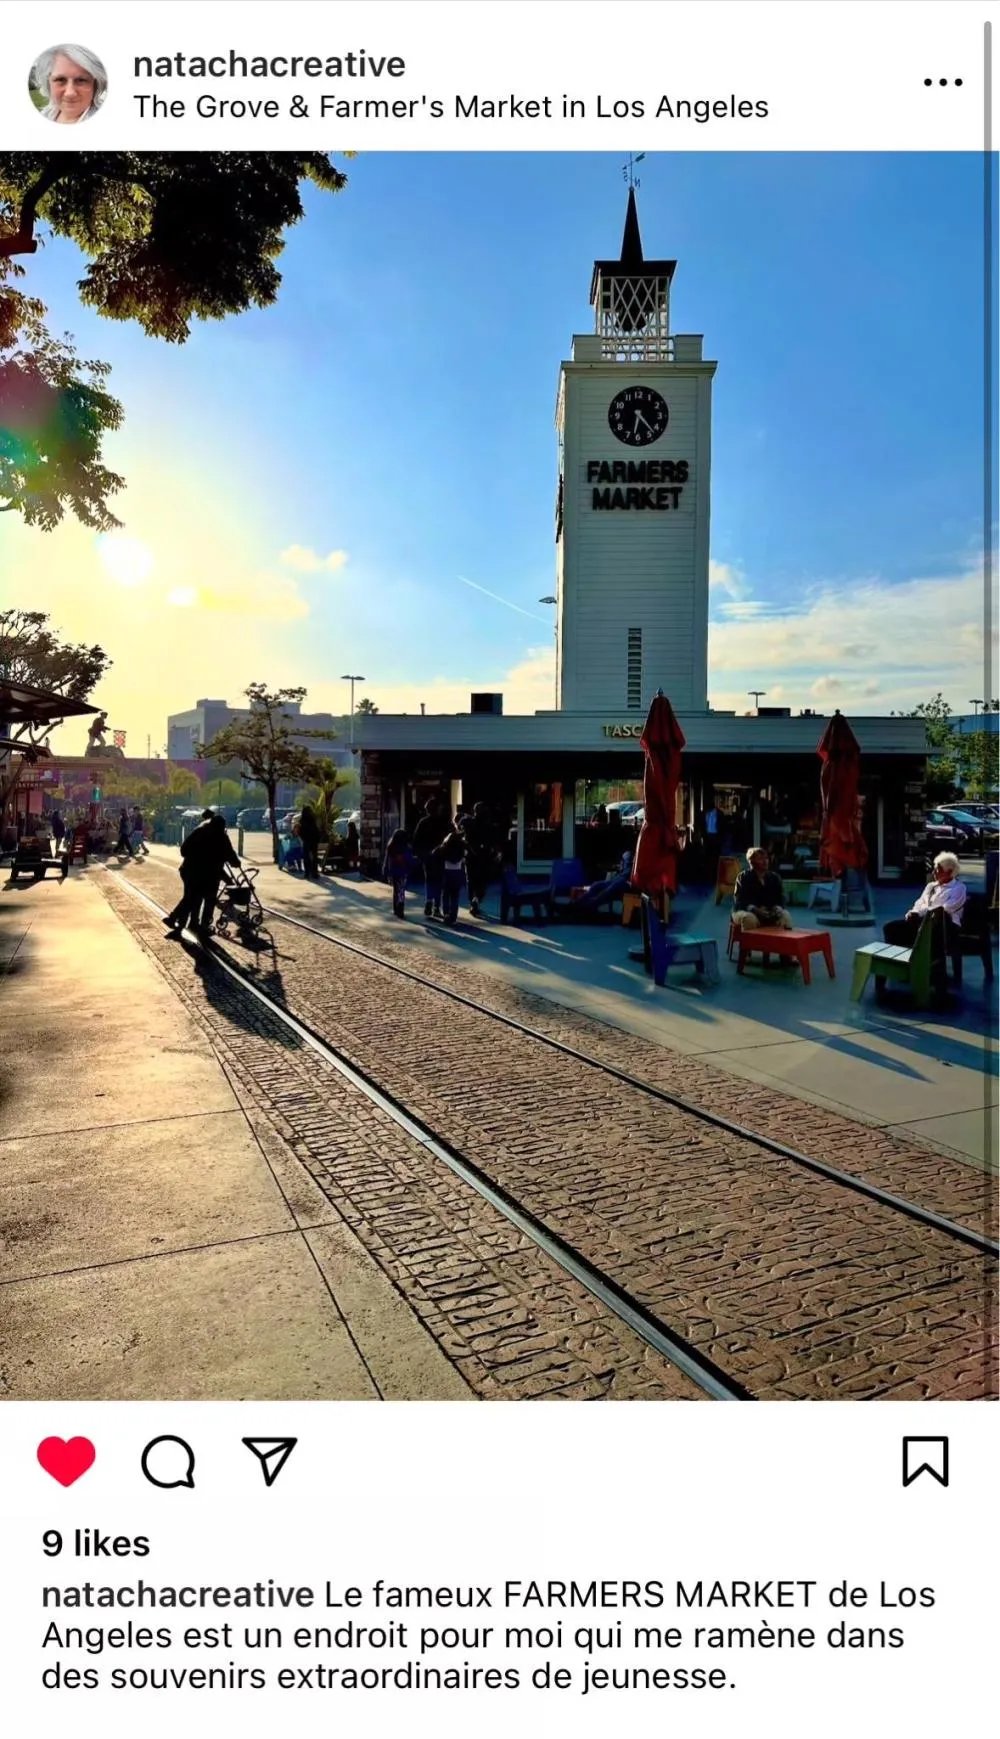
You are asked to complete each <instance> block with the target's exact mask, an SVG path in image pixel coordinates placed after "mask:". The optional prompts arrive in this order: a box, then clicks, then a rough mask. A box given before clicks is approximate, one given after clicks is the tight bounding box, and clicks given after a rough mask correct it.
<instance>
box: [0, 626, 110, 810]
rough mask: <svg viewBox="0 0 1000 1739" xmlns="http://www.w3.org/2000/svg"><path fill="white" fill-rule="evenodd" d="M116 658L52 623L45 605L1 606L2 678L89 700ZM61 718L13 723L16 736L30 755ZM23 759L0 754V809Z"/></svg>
mask: <svg viewBox="0 0 1000 1739" xmlns="http://www.w3.org/2000/svg"><path fill="white" fill-rule="evenodd" d="M110 662H111V660H110V659H109V657H108V655H107V653H106V652H105V651H104V649H103V647H101V646H73V645H71V644H70V643H69V642H68V641H63V640H60V638H59V635H58V634H57V633H56V632H55V631H54V630H53V629H52V628H50V627H49V618H48V616H47V615H46V613H45V612H44V611H43V610H0V678H4V679H6V681H7V682H21V683H24V684H25V685H26V686H27V687H29V688H41V689H45V690H47V691H48V692H49V693H50V694H61V695H64V696H65V697H66V699H67V700H81V701H85V700H86V699H87V697H88V696H89V694H90V692H91V690H92V689H93V688H94V687H95V686H96V684H97V683H98V682H99V681H100V679H101V677H102V676H103V674H104V672H105V671H106V670H107V668H108V666H109V664H110ZM60 722H61V721H60V720H59V719H58V718H55V719H53V720H52V721H51V723H49V724H43V725H31V724H28V723H23V724H12V725H9V726H8V728H7V731H6V735H7V736H9V737H11V738H12V739H13V740H14V741H15V742H16V743H17V744H18V745H19V746H20V747H21V749H22V751H23V753H24V754H25V755H26V757H27V758H28V759H29V760H33V759H34V758H35V756H34V751H35V750H36V749H38V748H39V747H40V746H41V745H42V744H43V743H44V742H45V739H46V737H48V736H49V734H50V732H51V731H53V730H54V728H55V726H56V725H57V724H59V723H60ZM21 765H22V763H21V762H20V761H17V762H15V761H14V757H13V756H12V755H10V754H8V756H7V758H6V760H3V759H2V758H0V809H2V808H3V805H4V804H5V803H6V801H7V799H8V798H9V796H10V794H11V792H12V791H13V790H14V788H15V786H16V785H17V781H18V779H19V777H20V771H21Z"/></svg>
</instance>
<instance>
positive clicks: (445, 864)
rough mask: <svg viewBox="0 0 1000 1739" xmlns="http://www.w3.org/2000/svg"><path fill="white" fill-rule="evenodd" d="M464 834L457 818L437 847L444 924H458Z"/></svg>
mask: <svg viewBox="0 0 1000 1739" xmlns="http://www.w3.org/2000/svg"><path fill="white" fill-rule="evenodd" d="M465 852H466V843H465V834H464V833H463V832H462V829H461V827H460V826H459V824H458V817H457V816H456V817H455V822H454V825H453V826H452V828H451V829H450V831H449V832H448V833H446V834H445V837H444V839H443V840H442V841H441V844H440V845H439V846H438V854H439V856H440V859H441V905H442V907H443V914H442V915H443V917H444V921H445V923H446V924H456V923H457V922H458V902H459V900H460V899H461V897H462V883H463V882H464V881H465Z"/></svg>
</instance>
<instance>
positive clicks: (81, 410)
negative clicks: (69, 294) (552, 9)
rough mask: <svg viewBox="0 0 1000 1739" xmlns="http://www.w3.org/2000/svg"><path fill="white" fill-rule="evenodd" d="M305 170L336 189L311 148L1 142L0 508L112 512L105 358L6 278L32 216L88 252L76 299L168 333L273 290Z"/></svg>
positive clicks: (90, 521) (265, 300) (118, 413)
mask: <svg viewBox="0 0 1000 1739" xmlns="http://www.w3.org/2000/svg"><path fill="white" fill-rule="evenodd" d="M304 182H310V183H312V185H313V186H315V187H318V188H320V189H322V190H323V191H324V192H327V193H335V192H337V191H339V189H340V188H342V187H343V186H344V185H345V183H346V177H345V175H344V174H343V172H342V171H341V170H339V169H337V168H335V167H334V164H333V162H332V160H331V158H330V157H329V155H328V154H327V153H325V152H323V151H306V152H262V151H255V152H236V151H204V152H192V153H185V152H176V153H174V152H156V151H151V152H134V151H110V152H100V151H79V152H77V151H16V152H0V403H2V404H3V407H4V409H3V417H2V423H0V510H2V511H5V512H20V513H22V514H23V515H24V517H25V519H26V520H27V522H28V523H29V524H34V525H39V526H41V527H42V529H43V530H46V531H47V530H51V528H52V526H54V525H56V524H58V522H59V520H60V519H61V518H62V517H63V514H64V512H66V511H67V510H70V511H72V512H73V513H75V514H76V515H77V517H78V518H79V519H81V520H82V521H83V523H84V524H85V525H91V526H95V527H97V528H98V529H100V530H107V529H109V528H110V527H112V526H115V525H117V524H118V521H117V520H116V519H115V518H114V516H113V514H112V513H111V511H110V509H109V507H108V505H107V503H108V497H109V496H110V495H112V494H114V493H115V492H116V490H118V489H120V488H121V487H122V479H121V478H120V477H118V476H116V474H115V473H114V472H112V471H109V470H107V469H106V468H105V466H104V465H103V464H102V462H101V440H102V437H103V436H104V434H105V433H107V432H108V431H109V430H111V429H116V428H117V427H118V426H119V424H120V422H121V418H122V409H121V406H120V405H119V404H118V403H117V401H116V400H115V399H113V398H112V397H111V396H110V395H109V394H108V393H107V392H106V391H105V389H104V384H103V383H104V381H105V379H106V375H107V366H106V365H105V364H104V363H95V362H80V361H78V359H77V357H76V355H75V353H74V350H73V347H72V343H71V341H70V339H69V338H68V337H63V338H60V339H56V338H53V337H52V335H51V334H50V333H49V332H48V330H47V329H46V326H45V321H44V314H45V309H44V305H43V304H42V303H40V302H38V301H37V300H34V299H32V298H29V297H25V296H23V295H22V294H21V293H20V292H19V291H18V290H16V288H14V283H15V280H16V279H17V278H19V277H23V275H24V269H23V267H22V266H21V265H20V264H19V263H18V261H19V259H20V258H21V257H24V256H27V255H31V254H33V253H35V252H36V250H37V248H38V246H39V241H38V238H37V236H36V233H35V232H36V225H39V224H42V225H45V226H46V228H47V229H48V231H50V232H51V233H52V234H54V235H58V236H64V237H66V238H68V239H70V240H72V241H74V242H75V243H76V244H77V246H78V247H79V248H80V249H81V250H82V252H83V253H84V254H85V255H86V256H87V258H88V260H89V265H88V267H87V270H86V272H85V273H84V276H83V278H82V280H81V282H80V286H79V288H80V296H81V299H82V300H83V302H84V303H86V305H87V306H88V307H90V308H94V309H96V310H97V312H98V313H99V314H103V315H105V316H106V317H107V318H108V319H111V320H137V321H138V322H139V324H140V326H141V327H142V329H143V331H144V332H147V333H149V334H150V336H152V337H155V338H165V339H167V340H168V341H169V342H171V343H177V344H180V343H183V341H184V340H185V339H186V338H187V337H188V334H189V332H190V330H191V322H192V320H195V319H198V320H221V319H224V318H225V317H226V316H227V315H229V314H236V313H242V312H244V311H245V310H246V309H248V308H254V307H256V308H266V307H269V306H270V305H271V304H272V303H273V302H274V301H275V299H276V297H277V294H278V289H279V286H280V284H281V274H280V272H279V271H278V268H277V266H276V264H275V261H276V259H277V257H278V255H279V254H280V253H281V250H282V248H283V246H284V232H285V230H286V229H287V228H288V227H289V226H290V225H291V224H293V223H297V222H298V221H299V219H300V218H301V217H302V215H303V209H304V208H303V204H302V196H301V188H302V184H303V183H304Z"/></svg>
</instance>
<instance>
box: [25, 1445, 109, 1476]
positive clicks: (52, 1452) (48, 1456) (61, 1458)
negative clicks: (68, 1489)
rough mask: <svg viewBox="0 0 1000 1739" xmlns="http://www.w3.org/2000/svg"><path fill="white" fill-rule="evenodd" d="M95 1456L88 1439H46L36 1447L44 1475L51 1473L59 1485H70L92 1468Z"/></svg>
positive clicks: (95, 1452) (92, 1446)
mask: <svg viewBox="0 0 1000 1739" xmlns="http://www.w3.org/2000/svg"><path fill="white" fill-rule="evenodd" d="M96 1454H97V1451H96V1449H95V1448H94V1445H93V1444H92V1443H91V1441H90V1438H89V1437H71V1438H70V1440H69V1442H68V1443H67V1442H66V1441H65V1439H64V1438H62V1437H46V1438H45V1440H44V1442H42V1443H40V1444H39V1445H38V1459H39V1461H40V1462H41V1464H42V1466H43V1467H44V1469H45V1471H46V1473H51V1475H52V1478H53V1479H57V1480H58V1481H59V1484H60V1485H72V1484H73V1481H74V1480H75V1479H79V1478H80V1475H81V1474H83V1473H86V1471H87V1469H88V1467H93V1465H94V1457H95V1455H96Z"/></svg>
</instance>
